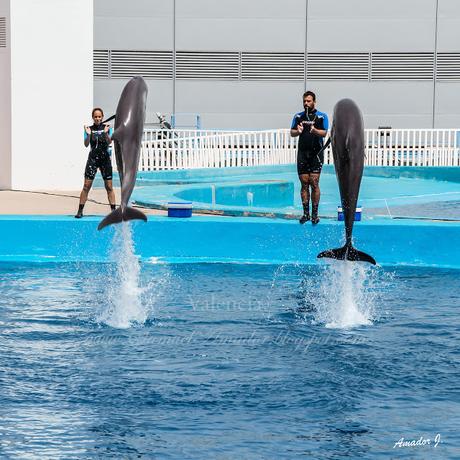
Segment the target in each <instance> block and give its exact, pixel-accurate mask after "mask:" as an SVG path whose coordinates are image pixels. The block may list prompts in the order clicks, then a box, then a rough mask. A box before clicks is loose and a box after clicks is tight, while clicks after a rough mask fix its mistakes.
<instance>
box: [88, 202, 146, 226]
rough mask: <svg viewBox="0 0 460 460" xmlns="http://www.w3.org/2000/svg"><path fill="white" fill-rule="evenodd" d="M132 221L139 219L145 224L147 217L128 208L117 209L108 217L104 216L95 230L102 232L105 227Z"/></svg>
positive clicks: (138, 211)
mask: <svg viewBox="0 0 460 460" xmlns="http://www.w3.org/2000/svg"><path fill="white" fill-rule="evenodd" d="M134 219H140V220H143V221H145V222H147V216H146V215H145V214H144V213H143V212H142V211H140V210H139V209H135V208H130V207H129V206H128V207H126V208H124V209H122V208H121V207H119V208H117V209H115V211H112V212H111V213H110V214H109V215H108V216H105V217H104V219H103V220H101V222H100V223H99V225H98V226H97V229H98V230H102V229H103V228H104V227H107V225H112V224H119V223H120V222H123V221H126V220H134Z"/></svg>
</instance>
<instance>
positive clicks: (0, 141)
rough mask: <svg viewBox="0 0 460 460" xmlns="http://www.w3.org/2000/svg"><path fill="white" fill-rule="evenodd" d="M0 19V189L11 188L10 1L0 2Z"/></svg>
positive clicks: (2, 0)
mask: <svg viewBox="0 0 460 460" xmlns="http://www.w3.org/2000/svg"><path fill="white" fill-rule="evenodd" d="M0 17H3V18H6V47H0V189H10V188H11V79H10V75H11V56H10V46H9V43H10V37H9V29H10V27H9V18H10V0H0Z"/></svg>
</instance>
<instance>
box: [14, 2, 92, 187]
mask: <svg viewBox="0 0 460 460" xmlns="http://www.w3.org/2000/svg"><path fill="white" fill-rule="evenodd" d="M50 18H52V20H51V19H50ZM10 19H11V24H10V52H11V71H10V80H11V114H10V117H11V139H12V142H11V180H10V182H11V183H10V186H11V188H13V189H22V190H36V189H64V190H75V189H78V188H80V187H81V186H82V184H83V170H84V166H85V162H86V157H87V153H86V152H85V149H84V146H83V124H84V123H85V121H86V120H88V119H90V116H89V115H90V113H88V111H90V107H91V104H92V99H93V91H92V90H93V87H92V82H93V78H92V49H93V0H66V1H65V2H63V1H62V0H41V1H37V0H14V1H13V0H12V1H11V3H10ZM50 21H52V22H50ZM88 121H89V120H88Z"/></svg>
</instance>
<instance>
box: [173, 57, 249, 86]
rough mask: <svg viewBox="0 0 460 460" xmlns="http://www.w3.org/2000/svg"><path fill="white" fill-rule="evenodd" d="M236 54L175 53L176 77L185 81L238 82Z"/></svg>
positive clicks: (238, 60) (238, 61)
mask: <svg viewBox="0 0 460 460" xmlns="http://www.w3.org/2000/svg"><path fill="white" fill-rule="evenodd" d="M239 63H240V56H239V53H238V52H207V51H177V52H176V77H177V78H180V79H187V80H199V79H212V80H238V76H239Z"/></svg>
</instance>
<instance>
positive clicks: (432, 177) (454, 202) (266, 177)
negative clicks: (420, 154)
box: [133, 165, 460, 221]
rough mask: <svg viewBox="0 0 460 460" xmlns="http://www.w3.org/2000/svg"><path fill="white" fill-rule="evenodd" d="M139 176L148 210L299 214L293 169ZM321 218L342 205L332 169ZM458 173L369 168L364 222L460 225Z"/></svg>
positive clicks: (324, 184) (140, 198) (140, 199)
mask: <svg viewBox="0 0 460 460" xmlns="http://www.w3.org/2000/svg"><path fill="white" fill-rule="evenodd" d="M227 169H228V170H229V171H228V170H227V171H225V174H224V173H223V172H222V169H214V170H212V169H211V170H191V171H187V174H184V173H183V172H182V171H156V172H142V173H139V180H138V187H137V188H136V190H135V192H134V194H133V199H134V201H135V202H137V203H138V204H140V205H142V206H146V207H157V208H158V207H164V206H166V204H167V202H168V201H177V200H178V199H179V200H180V199H182V200H186V201H192V202H193V205H194V208H195V209H200V210H206V211H221V212H224V213H226V214H229V215H242V214H243V213H248V212H250V213H256V214H261V213H262V214H264V213H276V214H277V215H280V216H283V215H286V214H287V215H291V214H301V213H302V204H301V201H300V183H299V180H298V177H297V173H296V170H295V165H284V166H283V165H281V166H279V165H278V166H266V167H258V168H257V167H254V168H227ZM320 185H321V202H320V214H321V215H322V216H323V217H329V218H334V217H336V215H337V206H338V205H339V204H340V197H339V191H338V187H337V179H336V177H335V172H334V169H333V167H332V166H330V165H326V166H325V167H324V170H323V173H322V175H321V181H320ZM459 200H460V168H458V167H439V168H417V167H406V168H404V167H388V168H383V167H366V168H365V170H364V176H363V180H362V184H361V190H360V198H359V201H360V204H361V205H362V206H363V208H364V212H363V218H364V219H365V220H366V219H369V218H371V219H372V218H375V217H378V216H386V217H390V218H391V217H422V218H431V219H449V220H459V221H460V205H459Z"/></svg>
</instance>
